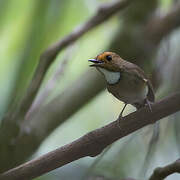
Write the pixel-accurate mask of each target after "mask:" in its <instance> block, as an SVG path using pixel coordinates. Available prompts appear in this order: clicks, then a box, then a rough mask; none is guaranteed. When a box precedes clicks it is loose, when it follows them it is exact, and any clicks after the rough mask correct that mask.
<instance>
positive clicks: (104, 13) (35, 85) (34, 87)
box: [16, 0, 132, 118]
mask: <svg viewBox="0 0 180 180" xmlns="http://www.w3.org/2000/svg"><path fill="white" fill-rule="evenodd" d="M131 1H132V0H121V1H115V2H113V3H109V4H107V3H106V4H104V5H102V6H100V7H99V9H98V11H97V13H96V14H95V15H94V16H93V17H92V18H90V19H89V20H88V21H87V22H85V23H84V24H82V25H81V26H79V27H78V28H76V29H75V30H74V31H72V33H70V34H69V35H67V36H66V37H64V38H63V39H61V40H60V41H59V42H57V43H55V44H54V45H52V46H50V47H49V48H48V49H47V50H46V51H45V52H44V53H42V55H41V56H40V61H39V65H38V67H37V69H36V72H35V74H34V77H33V79H32V82H31V84H30V86H29V88H28V90H27V93H26V95H25V97H24V98H23V99H22V102H21V104H20V106H19V108H18V111H17V112H16V117H17V118H18V117H19V114H21V116H20V117H22V118H23V117H24V115H25V114H26V112H27V111H28V110H29V108H30V106H31V104H32V102H33V100H34V98H35V96H36V94H37V92H38V90H39V87H40V85H41V83H42V81H43V78H44V76H45V74H46V72H47V70H48V68H49V66H50V65H51V64H52V63H53V62H54V60H55V58H56V56H57V55H58V53H59V52H60V51H61V50H63V49H64V48H65V47H67V46H69V45H70V44H72V43H73V42H75V41H76V40H77V39H79V38H80V37H81V36H83V35H84V34H85V33H86V32H88V31H89V30H91V29H93V28H94V27H96V26H97V25H100V24H101V23H103V22H104V21H105V20H107V19H108V18H110V17H111V16H112V15H114V14H115V13H117V12H118V11H120V10H121V9H124V8H125V7H126V6H127V5H128V4H129V3H130V2H131Z"/></svg>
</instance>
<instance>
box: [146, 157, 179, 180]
mask: <svg viewBox="0 0 180 180" xmlns="http://www.w3.org/2000/svg"><path fill="white" fill-rule="evenodd" d="M174 173H180V160H179V159H178V160H177V161H175V162H173V163H171V164H169V165H167V166H164V167H158V168H156V169H155V170H154V172H153V174H152V175H151V177H150V178H149V180H163V179H164V178H166V177H167V176H169V175H171V174H174Z"/></svg>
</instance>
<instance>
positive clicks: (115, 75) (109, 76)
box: [97, 68, 121, 84]
mask: <svg viewBox="0 0 180 180" xmlns="http://www.w3.org/2000/svg"><path fill="white" fill-rule="evenodd" d="M97 69H98V70H99V71H100V72H101V73H102V74H103V75H104V77H105V79H106V81H107V82H108V83H109V84H116V83H117V82H118V81H119V80H120V77H121V74H120V72H112V71H108V70H106V69H104V68H97Z"/></svg>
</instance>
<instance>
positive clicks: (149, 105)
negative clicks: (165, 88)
mask: <svg viewBox="0 0 180 180" xmlns="http://www.w3.org/2000/svg"><path fill="white" fill-rule="evenodd" d="M152 104H153V103H152V102H151V101H149V100H148V99H146V105H147V106H148V108H149V110H150V111H151V112H152Z"/></svg>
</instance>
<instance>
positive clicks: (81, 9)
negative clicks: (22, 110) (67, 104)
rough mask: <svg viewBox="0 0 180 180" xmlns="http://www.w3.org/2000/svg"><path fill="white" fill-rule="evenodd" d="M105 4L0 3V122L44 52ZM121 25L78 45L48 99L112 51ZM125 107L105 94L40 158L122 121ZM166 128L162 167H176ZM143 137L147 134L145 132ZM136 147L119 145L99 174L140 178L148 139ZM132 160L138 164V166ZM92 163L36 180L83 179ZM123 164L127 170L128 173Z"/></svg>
mask: <svg viewBox="0 0 180 180" xmlns="http://www.w3.org/2000/svg"><path fill="white" fill-rule="evenodd" d="M100 2H105V1H104V0H103V1H100V0H99V1H98V0H92V1H88V0H46V1H45V0H31V1H29V0H0V27H1V28H0V42H1V43H0V82H1V85H0V92H1V93H0V119H1V118H2V117H3V115H4V114H5V112H7V111H8V109H9V107H10V105H12V104H16V102H17V101H18V100H19V99H20V98H21V97H22V96H23V94H24V93H25V90H26V88H27V86H28V84H29V82H30V80H31V78H32V75H33V72H34V70H35V68H36V66H37V64H38V60H39V56H40V54H41V52H43V51H44V50H45V49H46V48H47V47H48V46H49V45H50V44H52V43H54V42H56V41H57V40H58V39H61V38H62V37H64V36H65V35H67V34H68V33H69V32H71V31H72V29H74V28H75V27H76V26H77V25H79V24H81V23H82V22H84V21H86V20H87V19H88V18H89V17H90V16H91V15H92V14H93V13H94V12H95V11H96V8H97V7H98V5H99V3H100ZM172 2H173V1H172V0H160V4H161V6H162V8H164V9H167V8H168V7H169V6H170V5H171V4H172ZM118 25H119V22H118V18H117V17H114V18H112V19H111V20H110V21H108V22H106V23H104V24H103V25H101V26H99V27H97V28H96V29H94V30H93V31H91V32H89V33H88V34H87V35H85V36H84V37H83V38H81V39H80V40H79V41H78V42H77V43H76V46H77V47H76V52H73V56H72V59H71V61H70V63H69V65H68V67H67V68H66V70H65V76H64V77H63V79H62V80H61V83H60V84H59V86H58V87H56V88H55V89H54V90H53V92H52V93H51V97H49V98H52V97H55V96H56V95H57V94H59V92H61V91H62V90H63V89H64V88H65V87H67V86H68V85H69V84H70V83H71V82H72V81H73V80H74V79H76V78H77V77H79V76H80V74H81V73H82V72H83V71H84V70H85V69H87V68H88V62H87V59H88V58H92V57H94V56H95V55H96V54H98V53H100V52H101V51H103V50H104V49H106V47H108V45H109V43H110V41H111V39H112V37H113V35H114V34H115V32H116V31H117V27H118ZM63 55H64V52H62V53H61V54H59V56H58V57H57V60H56V61H55V62H54V63H53V65H52V66H51V68H50V70H49V72H48V74H47V76H46V78H45V80H44V83H43V85H42V88H43V87H44V85H45V82H46V81H47V80H48V79H49V77H51V76H52V74H53V73H54V71H55V70H56V68H57V66H58V65H59V64H60V63H61V60H62V58H63ZM82 78H83V77H82ZM160 91H162V89H161V90H160ZM163 92H164V91H163ZM159 94H161V92H160V93H159ZM120 106H121V103H120V102H119V101H118V100H116V99H115V98H114V97H112V96H111V95H107V93H106V92H104V93H102V94H100V95H99V96H98V97H97V98H96V100H95V101H93V102H90V103H89V104H88V105H87V106H85V107H83V108H82V109H81V110H80V111H79V112H78V113H77V114H75V115H74V116H73V117H71V118H70V121H68V122H66V123H64V124H63V125H62V126H61V127H58V128H57V129H56V130H55V131H54V132H53V133H52V135H51V136H50V137H49V138H47V139H46V141H45V142H44V143H43V144H42V145H41V147H40V149H39V150H38V152H37V153H36V154H35V156H39V155H40V154H43V153H46V152H48V151H51V150H53V149H54V148H56V147H59V146H61V145H64V144H66V143H67V142H70V141H72V140H74V139H76V138H78V137H80V136H82V135H83V134H85V133H86V132H88V131H90V130H93V129H95V128H98V127H101V126H102V125H104V124H106V123H108V122H110V120H112V119H115V118H116V117H117V114H118V113H119V111H120ZM128 107H129V109H127V110H126V112H125V114H126V113H128V111H129V110H132V108H131V107H130V106H128ZM72 120H73V121H72ZM92 120H93V121H92ZM164 126H165V127H166V128H167V129H168V132H167V133H166V131H165V130H164V131H163V133H162V134H163V135H161V136H163V138H165V136H166V137H167V139H168V142H170V143H169V144H168V148H167V144H166V143H165V142H164V143H162V144H161V146H160V149H159V150H158V151H159V153H162V152H163V153H164V155H166V159H165V160H163V162H169V161H170V162H171V161H172V159H175V157H176V155H177V151H176V150H175V151H174V152H173V153H171V157H168V153H169V151H171V150H172V149H170V148H169V147H170V146H172V147H174V146H175V142H174V141H175V140H174V139H173V138H172V137H173V135H172V134H173V133H172V127H169V126H168V119H167V122H166V123H165V125H164ZM169 129H171V131H169ZM144 131H147V129H146V128H145V130H144ZM148 133H149V132H148V131H147V134H148ZM161 138H162V137H161ZM126 140H127V138H124V139H123V141H126ZM132 142H133V143H130V144H127V146H126V147H125V148H122V147H121V146H122V142H119V143H116V144H115V145H114V146H113V148H112V149H111V151H110V152H108V154H107V156H106V158H105V159H103V163H100V164H98V167H97V169H96V173H102V174H103V173H104V174H105V175H107V176H110V177H112V176H117V177H118V176H119V174H121V175H125V174H126V175H127V174H128V176H131V175H132V176H133V175H134V176H138V172H137V171H135V170H134V167H135V166H137V164H136V163H137V162H139V161H141V162H142V161H143V156H142V154H143V155H144V154H145V152H146V147H147V142H148V135H147V137H144V136H143V137H142V136H141V134H140V135H138V136H137V137H136V138H135V139H133V140H132ZM142 142H143V143H144V144H143V143H142ZM120 147H121V148H120ZM119 149H120V150H119ZM121 149H122V150H121ZM157 153H158V152H157ZM135 154H136V155H135ZM164 155H163V156H159V159H158V158H157V159H156V162H154V164H158V163H159V161H160V159H161V158H163V157H164ZM135 159H136V160H135ZM154 159H155V158H154ZM154 159H153V160H154ZM133 160H135V161H134V162H133ZM92 161H93V158H91V159H90V158H86V159H82V160H79V161H77V162H75V163H73V164H71V165H68V166H65V167H63V168H61V170H58V169H57V170H56V171H53V172H51V173H49V174H48V175H44V176H42V177H40V178H37V179H38V180H48V179H52V180H56V179H72V178H73V180H75V179H80V177H81V176H82V175H83V173H85V171H86V169H87V168H88V167H89V166H90V164H91V163H92ZM122 163H123V164H124V166H123V167H122ZM129 171H131V172H129Z"/></svg>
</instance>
